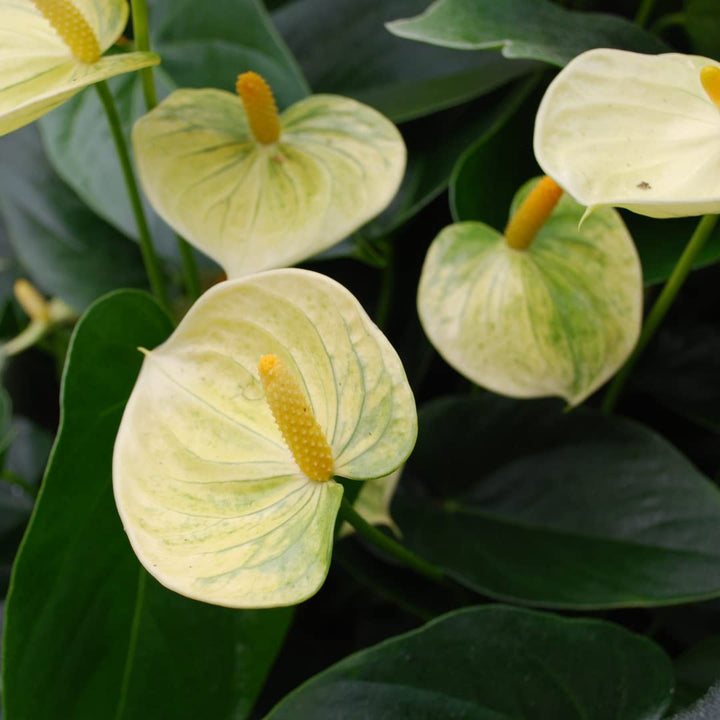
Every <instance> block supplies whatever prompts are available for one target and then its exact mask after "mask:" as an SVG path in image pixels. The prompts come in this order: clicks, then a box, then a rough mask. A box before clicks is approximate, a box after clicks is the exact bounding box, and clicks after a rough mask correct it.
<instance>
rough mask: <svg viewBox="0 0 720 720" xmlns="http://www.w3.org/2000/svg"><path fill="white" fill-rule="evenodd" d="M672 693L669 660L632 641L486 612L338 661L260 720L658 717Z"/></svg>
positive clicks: (589, 625)
mask: <svg viewBox="0 0 720 720" xmlns="http://www.w3.org/2000/svg"><path fill="white" fill-rule="evenodd" d="M672 687H673V678H672V668H671V665H670V660H669V659H668V657H667V656H666V655H665V653H664V652H663V651H662V650H661V649H660V648H659V647H658V646H657V645H655V644H654V643H652V642H650V641H649V640H647V639H646V638H644V637H641V636H640V635H635V634H633V633H630V632H628V631H627V630H625V629H624V628H621V627H619V626H617V625H613V624H611V623H607V622H600V621H597V620H566V619H563V618H559V617H555V616H554V615H550V614H545V613H539V612H532V611H529V610H520V609H518V608H510V607H503V606H501V605H490V606H485V607H477V608H468V609H464V610H459V611H457V612H453V613H449V614H447V615H444V616H442V617H440V618H438V619H437V620H434V621H432V622H430V623H428V624H427V625H425V626H424V627H422V628H420V629H419V630H415V631H414V632H410V633H407V634H406V635H402V636H400V637H395V638H392V639H390V640H387V641H385V642H383V643H380V644H379V645H376V646H374V647H371V648H369V649H367V650H363V651H362V652H359V653H356V654H355V655H351V656H350V657H348V658H345V659H344V660H342V661H340V662H339V663H337V664H336V665H333V666H332V667H331V668H329V669H328V670H326V671H325V672H322V673H320V674H319V675H317V676H316V677H314V678H312V679H311V680H309V681H308V682H306V683H305V684H304V685H302V686H301V687H299V688H298V689H297V690H296V691H295V692H293V693H291V694H290V695H289V696H288V697H287V698H286V699H285V700H283V701H282V702H281V703H280V704H279V705H278V706H277V707H276V708H275V709H274V710H273V711H272V712H271V713H270V714H269V715H268V716H267V720H300V719H301V718H302V719H303V720H304V719H305V718H312V719H313V720H337V718H339V717H342V718H343V720H366V718H374V719H375V720H398V718H412V719H413V720H437V719H438V718H462V719H463V720H527V719H528V718H532V720H576V719H577V718H580V717H581V718H584V720H658V719H659V718H660V717H661V716H662V713H663V710H664V709H665V708H666V707H667V705H668V702H669V700H670V697H671V694H672Z"/></svg>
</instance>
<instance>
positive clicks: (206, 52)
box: [40, 0, 307, 257]
mask: <svg viewBox="0 0 720 720" xmlns="http://www.w3.org/2000/svg"><path fill="white" fill-rule="evenodd" d="M196 8H197V4H196V2H195V0H156V1H155V2H153V3H151V4H150V29H151V33H152V37H151V45H152V49H153V50H154V51H156V52H157V53H158V54H159V55H160V56H161V57H162V58H163V64H162V65H161V66H160V67H159V68H158V69H157V71H156V73H155V74H156V79H157V81H158V84H159V86H160V95H161V96H162V95H165V94H167V93H168V92H170V91H171V90H174V89H175V88H177V87H187V86H195V87H219V88H221V89H225V90H233V89H234V86H235V80H236V78H237V76H238V74H239V73H241V72H245V71H246V70H255V71H257V72H259V73H260V74H262V75H263V76H264V77H265V79H266V80H267V81H268V82H269V83H270V84H271V85H272V87H273V89H274V91H275V93H276V97H277V99H278V102H279V104H280V105H281V106H286V105H288V104H290V103H292V102H295V101H296V100H298V99H299V98H301V97H303V96H304V95H306V94H307V86H306V84H305V81H304V79H303V78H302V76H301V74H300V72H299V70H298V68H297V65H296V64H295V62H294V60H293V59H292V57H291V55H290V54H289V53H288V51H287V49H286V48H285V47H284V45H283V44H282V41H281V40H280V39H279V38H278V36H277V33H276V32H275V31H274V29H273V27H272V25H271V24H270V21H269V19H268V17H267V14H266V13H265V10H264V9H263V7H262V5H261V3H259V2H258V0H213V1H212V2H209V3H206V4H205V5H204V6H203V12H202V13H198V12H197V10H196ZM110 87H111V89H112V91H113V95H114V97H115V99H116V103H117V105H118V110H119V112H120V116H121V119H122V122H123V128H124V130H125V136H126V140H127V141H128V142H129V138H130V129H131V128H132V125H133V123H134V122H135V120H137V119H138V118H139V117H141V116H142V115H144V114H145V101H144V98H143V94H142V86H141V81H140V76H139V74H138V73H132V74H129V75H123V76H121V77H118V78H115V79H114V80H113V81H111V82H110ZM40 127H41V130H42V133H43V139H44V141H45V144H46V148H47V151H48V154H49V156H50V158H51V161H52V163H53V165H54V167H55V169H56V170H57V172H58V173H59V174H60V175H61V177H62V178H63V179H64V180H65V182H67V183H68V184H69V185H70V186H71V187H72V188H73V189H74V190H75V192H77V193H78V195H79V196H80V197H81V198H82V199H83V200H84V201H85V202H86V203H87V204H88V205H89V206H90V207H91V208H92V209H93V210H94V211H95V212H96V213H98V214H99V215H100V216H101V217H102V218H104V219H105V220H107V221H108V222H109V223H111V224H112V225H114V226H115V227H116V228H118V229H119V230H121V231H122V232H123V233H125V234H126V235H128V236H129V237H133V238H136V239H137V226H136V224H135V220H134V217H133V214H132V210H131V207H130V201H129V199H128V194H127V189H126V187H125V182H124V180H123V177H122V173H121V170H120V164H119V162H118V159H117V154H116V152H115V146H114V145H113V141H112V137H111V135H110V129H109V126H108V123H107V119H106V117H105V115H104V112H103V109H102V106H101V104H100V101H99V99H98V97H97V93H96V92H95V90H94V88H88V89H87V90H85V91H84V92H82V93H80V94H79V95H76V96H75V97H74V98H72V99H71V100H69V101H68V102H66V103H65V104H64V105H62V106H61V107H59V108H58V109H57V110H54V111H53V112H52V113H50V114H49V115H46V116H45V117H44V118H43V119H42V120H41V121H40ZM146 212H147V213H148V219H149V222H150V226H151V231H152V234H153V238H154V240H155V243H156V246H157V248H158V251H159V252H160V253H161V254H163V255H165V256H168V257H175V255H176V254H177V249H176V241H175V238H174V235H173V233H172V232H171V231H170V230H169V228H168V227H167V226H165V224H164V223H163V222H162V220H160V219H159V218H158V217H157V215H155V213H154V212H152V211H151V209H150V208H149V206H147V205H146Z"/></svg>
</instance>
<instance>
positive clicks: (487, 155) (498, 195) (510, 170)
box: [450, 103, 538, 232]
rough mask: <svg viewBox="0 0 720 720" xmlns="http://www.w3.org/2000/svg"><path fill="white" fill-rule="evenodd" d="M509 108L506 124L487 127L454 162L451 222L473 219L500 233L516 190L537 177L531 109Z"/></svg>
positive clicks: (451, 184)
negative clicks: (512, 112) (509, 115)
mask: <svg viewBox="0 0 720 720" xmlns="http://www.w3.org/2000/svg"><path fill="white" fill-rule="evenodd" d="M528 104H530V103H528ZM513 109H514V110H517V112H515V113H514V114H513V115H512V117H510V118H509V119H508V120H507V122H505V123H504V124H502V123H496V124H494V125H492V126H491V127H489V128H488V130H487V131H486V132H484V133H483V134H482V135H480V137H479V138H478V139H477V140H476V141H475V142H474V143H473V144H472V145H471V146H470V147H469V148H467V150H466V151H465V152H464V153H463V154H462V156H461V157H460V159H459V160H458V161H457V163H456V165H455V167H454V169H453V173H452V177H451V178H450V208H451V211H452V215H453V219H454V220H455V222H462V221H465V220H477V221H480V222H484V223H485V224H487V225H490V226H491V227H493V228H495V229H496V230H497V231H498V232H503V230H504V228H505V225H506V224H507V221H508V216H509V213H510V203H511V202H512V199H513V197H514V196H515V193H516V192H517V190H518V188H519V187H520V186H521V185H522V184H523V183H525V182H526V181H527V180H528V179H529V178H531V177H533V176H534V175H537V174H538V167H537V163H536V162H535V158H534V156H533V151H532V128H533V123H534V119H535V118H534V109H535V108H534V107H533V111H532V112H529V111H527V110H529V108H527V107H523V108H521V109H518V108H513ZM523 110H525V112H523ZM499 168H502V171H501V172H499V171H498V169H499Z"/></svg>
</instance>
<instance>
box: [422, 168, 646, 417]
mask: <svg viewBox="0 0 720 720" xmlns="http://www.w3.org/2000/svg"><path fill="white" fill-rule="evenodd" d="M531 186H534V189H533V190H532V192H531ZM561 195H562V191H561V190H560V188H559V187H558V186H557V185H556V184H555V183H554V182H553V181H552V180H550V179H549V178H545V179H544V180H542V181H541V182H540V183H537V181H532V182H531V183H528V184H526V185H525V186H524V187H523V188H521V190H520V191H519V192H518V194H517V195H516V197H515V200H514V202H513V208H512V210H511V216H512V220H511V222H510V223H509V225H508V227H507V228H506V230H505V234H504V235H503V234H500V233H499V232H498V231H497V230H495V229H493V228H491V227H489V226H488V225H484V224H483V223H479V222H461V223H457V224H455V225H450V226H449V227H447V228H445V229H444V230H443V231H442V232H441V233H440V235H439V236H438V237H437V238H436V239H435V240H434V242H433V243H432V245H431V246H430V250H429V251H428V254H427V258H426V260H425V265H424V267H423V270H422V276H421V278H420V288H419V292H418V310H419V313H420V319H421V321H422V324H423V328H424V329H425V332H426V333H427V335H428V337H429V338H430V341H431V342H432V344H433V345H434V346H435V348H436V349H437V351H438V352H439V353H440V354H441V355H442V356H443V358H445V360H446V361H447V362H448V363H449V364H450V365H452V366H453V367H454V368H455V369H456V370H457V371H458V372H460V373H461V374H463V375H464V376H465V377H467V378H469V379H470V380H472V381H473V382H475V383H477V384H478V385H482V386H483V387H486V388H488V389H490V390H492V391H494V392H497V393H501V394H503V395H509V396H512V397H519V398H530V397H540V396H545V395H558V396H560V397H563V398H565V399H566V400H567V401H568V402H569V403H570V404H571V405H575V404H577V403H580V402H581V401H582V400H583V399H585V398H586V397H587V396H588V395H590V394H591V393H592V392H593V391H594V390H595V389H597V388H598V387H599V386H600V385H602V384H603V383H604V382H605V381H606V380H607V379H608V378H610V377H611V376H612V375H613V374H614V373H615V371H616V370H617V369H618V368H619V367H620V366H621V365H622V364H623V363H624V361H625V360H626V358H627V357H628V355H629V354H630V352H631V351H632V349H633V347H634V345H635V343H636V341H637V338H638V334H639V331H640V322H641V315H642V275H641V268H640V262H639V260H638V256H637V252H636V250H635V246H634V244H633V241H632V238H631V237H630V235H629V233H628V231H627V229H626V228H625V225H624V224H623V222H622V220H621V219H620V216H619V215H618V213H617V212H616V211H615V210H612V209H610V208H604V209H601V210H598V211H597V212H595V213H594V214H592V215H591V216H590V217H588V218H586V219H585V221H584V222H583V224H582V226H581V227H578V225H579V222H580V219H581V218H582V216H583V211H584V208H583V207H582V206H581V205H578V204H577V203H575V202H573V201H572V200H571V199H570V198H569V197H568V196H567V195H563V196H562V197H561ZM556 203H557V204H556ZM516 209H517V212H514V211H515V210H516Z"/></svg>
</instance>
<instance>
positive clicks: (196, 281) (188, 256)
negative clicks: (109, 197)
mask: <svg viewBox="0 0 720 720" xmlns="http://www.w3.org/2000/svg"><path fill="white" fill-rule="evenodd" d="M131 2H132V18H133V32H134V35H135V47H136V48H137V49H138V50H140V51H142V52H150V31H149V29H148V13H147V4H146V2H145V0H131ZM140 78H141V79H142V86H143V94H144V96H145V107H146V108H147V110H148V112H149V111H150V110H152V109H153V108H154V107H156V106H157V104H158V101H157V89H156V87H155V76H154V75H153V68H152V67H146V68H142V69H141V70H140ZM177 244H178V251H179V253H180V261H181V262H182V268H183V278H184V280H185V287H186V288H187V291H188V295H189V296H190V299H191V300H193V301H195V300H197V299H198V298H199V297H200V276H199V274H198V268H197V264H196V262H195V255H194V254H193V251H192V248H191V247H190V246H189V245H188V242H187V240H185V238H183V237H181V236H180V235H177Z"/></svg>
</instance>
